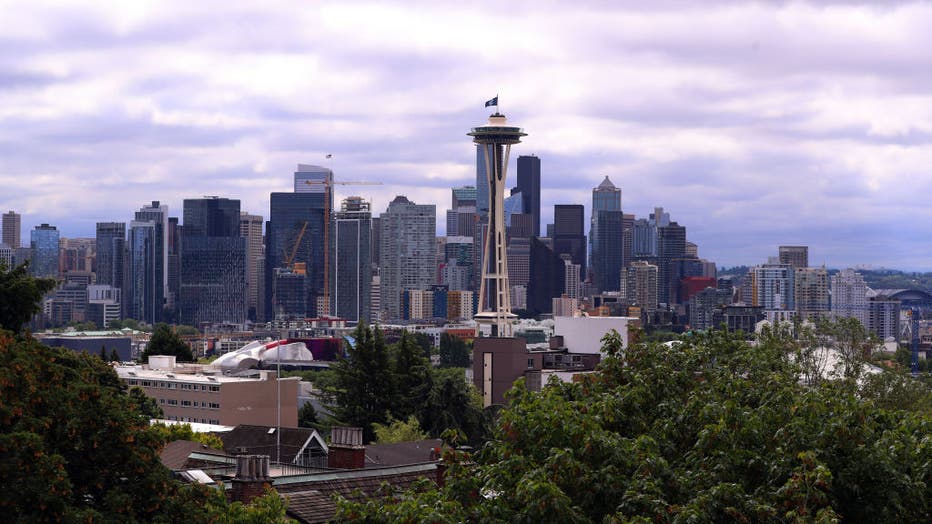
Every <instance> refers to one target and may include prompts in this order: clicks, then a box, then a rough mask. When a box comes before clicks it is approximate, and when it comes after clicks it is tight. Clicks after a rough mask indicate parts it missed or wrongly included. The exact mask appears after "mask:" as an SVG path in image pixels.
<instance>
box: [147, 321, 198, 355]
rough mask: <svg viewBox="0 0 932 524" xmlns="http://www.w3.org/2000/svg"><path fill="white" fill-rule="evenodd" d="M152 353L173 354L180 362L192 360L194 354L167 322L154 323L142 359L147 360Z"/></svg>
mask: <svg viewBox="0 0 932 524" xmlns="http://www.w3.org/2000/svg"><path fill="white" fill-rule="evenodd" d="M152 355H174V356H176V357H177V358H178V360H179V361H181V362H192V361H193V360H194V354H193V353H192V352H191V346H189V345H188V344H187V343H186V342H185V341H184V340H181V337H179V336H178V334H177V333H175V332H174V331H172V328H171V327H170V326H169V325H168V324H161V323H160V324H156V325H155V331H154V332H153V333H152V337H151V338H150V339H149V344H148V345H147V346H146V350H145V351H144V352H143V353H142V360H143V361H144V362H148V360H149V357H150V356H152Z"/></svg>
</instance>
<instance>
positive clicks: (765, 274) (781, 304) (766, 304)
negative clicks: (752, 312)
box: [751, 264, 796, 311]
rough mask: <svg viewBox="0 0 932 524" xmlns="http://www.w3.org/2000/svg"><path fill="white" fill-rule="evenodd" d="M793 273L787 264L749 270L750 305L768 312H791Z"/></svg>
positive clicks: (769, 265) (763, 266)
mask: <svg viewBox="0 0 932 524" xmlns="http://www.w3.org/2000/svg"><path fill="white" fill-rule="evenodd" d="M794 277H795V272H794V271H793V268H792V267H791V266H790V265H789V264H763V265H760V266H756V267H753V268H751V293H752V297H751V305H753V306H760V307H763V308H764V310H765V311H768V310H792V309H794V308H795V307H796V306H795V304H794V301H793V291H794V287H795V286H794V285H793V280H794Z"/></svg>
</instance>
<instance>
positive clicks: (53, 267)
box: [29, 224, 59, 278]
mask: <svg viewBox="0 0 932 524" xmlns="http://www.w3.org/2000/svg"><path fill="white" fill-rule="evenodd" d="M29 233H30V237H29V247H30V250H31V251H32V265H31V266H29V267H30V270H31V271H32V274H33V275H34V276H37V277H52V278H56V277H58V242H59V237H58V229H57V228H56V227H55V226H50V225H48V224H42V225H39V226H36V228H35V229H33V230H32V231H30V232H29Z"/></svg>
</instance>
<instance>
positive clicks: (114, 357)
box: [110, 348, 120, 362]
mask: <svg viewBox="0 0 932 524" xmlns="http://www.w3.org/2000/svg"><path fill="white" fill-rule="evenodd" d="M119 361H120V354H119V353H117V350H116V348H113V349H111V350H110V362H119Z"/></svg>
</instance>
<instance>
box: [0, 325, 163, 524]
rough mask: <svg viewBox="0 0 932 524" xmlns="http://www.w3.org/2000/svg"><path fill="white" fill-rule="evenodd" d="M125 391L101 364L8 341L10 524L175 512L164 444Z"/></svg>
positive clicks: (1, 494)
mask: <svg viewBox="0 0 932 524" xmlns="http://www.w3.org/2000/svg"><path fill="white" fill-rule="evenodd" d="M124 387H125V386H124V385H123V383H122V381H121V380H120V379H119V378H118V377H117V376H116V373H115V372H114V371H113V369H112V368H110V367H109V366H107V365H106V364H105V363H103V362H101V361H100V359H99V358H97V357H96V356H91V355H87V354H84V353H75V352H73V351H69V350H65V349H61V348H49V347H46V346H43V345H41V344H39V343H38V342H36V341H35V340H33V339H31V338H28V339H23V340H14V339H13V338H12V337H11V336H9V334H4V333H2V332H0V483H2V484H3V486H5V488H4V489H3V490H0V512H2V513H3V515H4V519H5V520H9V521H30V522H44V521H54V520H67V521H78V520H80V521H98V520H106V521H137V520H151V519H152V518H154V517H155V516H157V515H158V514H159V512H160V511H161V510H163V509H164V508H165V507H166V505H168V504H169V503H170V500H169V499H170V498H171V497H172V496H173V493H174V492H173V489H174V488H173V487H172V484H171V483H170V479H169V476H168V471H167V470H166V469H165V468H164V467H163V466H162V465H161V463H160V461H159V458H158V454H157V450H158V448H159V447H160V446H161V441H160V439H159V437H158V435H156V434H154V433H152V432H150V431H149V430H148V419H147V418H146V417H144V416H142V415H141V414H140V412H139V410H138V409H137V408H138V406H137V405H136V403H135V400H134V399H133V398H132V397H131V396H129V395H126V394H125V393H124ZM128 479H131V480H129V481H128Z"/></svg>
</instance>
